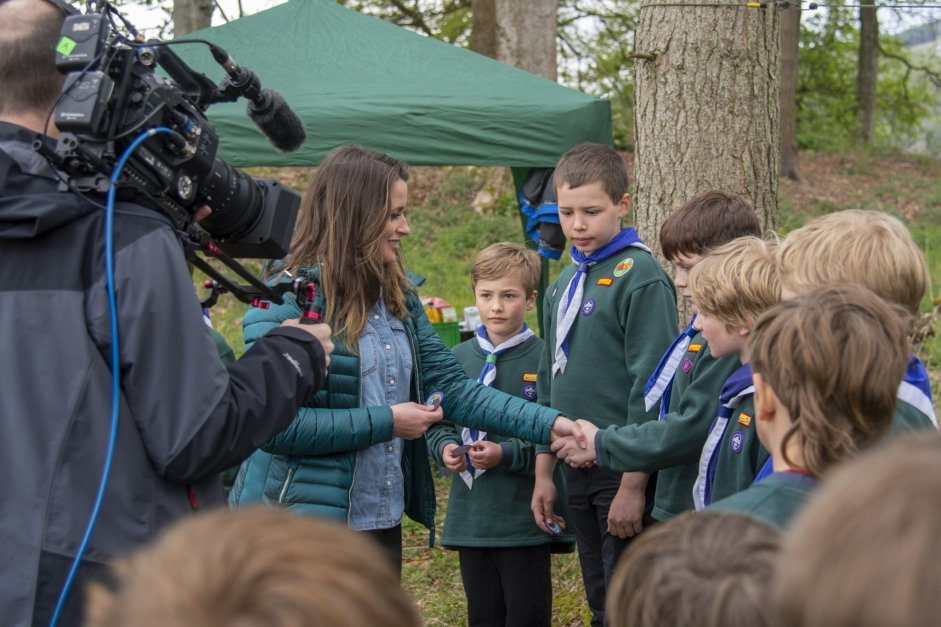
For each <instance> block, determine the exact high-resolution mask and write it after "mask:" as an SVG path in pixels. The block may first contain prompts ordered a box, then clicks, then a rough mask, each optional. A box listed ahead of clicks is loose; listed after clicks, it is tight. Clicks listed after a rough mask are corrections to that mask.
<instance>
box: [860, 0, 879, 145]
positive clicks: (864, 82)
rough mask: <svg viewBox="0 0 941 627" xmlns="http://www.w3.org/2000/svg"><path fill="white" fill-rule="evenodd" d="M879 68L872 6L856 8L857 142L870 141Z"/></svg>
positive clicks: (877, 31) (876, 34)
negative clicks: (857, 25)
mask: <svg viewBox="0 0 941 627" xmlns="http://www.w3.org/2000/svg"><path fill="white" fill-rule="evenodd" d="M878 65H879V18H878V17H877V16H876V7H875V6H861V7H859V67H858V71H857V74H856V123H857V124H858V137H859V141H860V142H862V143H863V144H868V143H869V142H870V141H871V140H872V120H873V113H874V112H875V110H876V79H877V75H878Z"/></svg>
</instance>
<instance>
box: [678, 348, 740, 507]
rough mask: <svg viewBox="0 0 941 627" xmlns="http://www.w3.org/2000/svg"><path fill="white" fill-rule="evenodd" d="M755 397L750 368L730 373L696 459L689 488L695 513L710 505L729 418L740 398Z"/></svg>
mask: <svg viewBox="0 0 941 627" xmlns="http://www.w3.org/2000/svg"><path fill="white" fill-rule="evenodd" d="M754 393H755V386H754V385H753V384H752V380H751V366H749V365H748V364H743V365H742V367H741V368H739V369H738V370H736V371H735V372H733V373H732V376H730V377H729V378H728V379H726V380H725V384H724V385H723V386H722V393H721V394H720V395H719V413H718V415H717V416H716V419H715V420H713V421H712V429H711V430H710V431H709V437H708V438H706V444H705V445H704V446H703V449H702V455H701V456H700V458H699V476H697V477H696V483H695V484H693V503H694V504H695V506H696V511H699V510H701V509H703V508H704V507H706V506H707V505H709V504H710V503H712V483H713V481H715V477H716V462H717V461H718V458H719V456H718V450H719V444H720V443H721V442H722V439H723V437H724V436H725V430H726V428H727V427H728V425H729V418H730V417H731V416H732V414H733V413H734V412H735V409H736V408H737V407H738V405H739V403H740V402H741V401H742V398H744V397H746V396H749V395H751V394H754Z"/></svg>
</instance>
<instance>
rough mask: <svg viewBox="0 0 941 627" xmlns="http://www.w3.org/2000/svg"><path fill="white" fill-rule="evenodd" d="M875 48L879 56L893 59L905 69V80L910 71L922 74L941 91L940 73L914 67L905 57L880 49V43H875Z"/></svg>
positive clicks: (918, 66) (925, 67) (924, 66)
mask: <svg viewBox="0 0 941 627" xmlns="http://www.w3.org/2000/svg"><path fill="white" fill-rule="evenodd" d="M876 46H877V48H878V49H879V54H881V55H882V56H884V57H886V58H888V59H894V60H896V61H898V62H899V63H901V64H902V65H904V66H905V67H906V68H907V71H906V72H905V78H906V80H907V79H908V75H909V74H910V73H911V72H912V71H916V72H922V73H923V74H924V75H925V76H926V77H927V78H928V80H929V81H931V82H932V83H933V84H934V85H935V87H937V88H939V89H941V72H939V71H937V70H933V69H931V68H930V67H928V66H926V65H916V64H914V63H912V62H911V61H909V60H908V59H907V58H906V57H904V56H902V55H900V54H895V53H894V52H889V51H888V50H886V49H885V48H883V47H882V43H881V42H880V43H877V44H876Z"/></svg>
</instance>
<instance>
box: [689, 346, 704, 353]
mask: <svg viewBox="0 0 941 627" xmlns="http://www.w3.org/2000/svg"><path fill="white" fill-rule="evenodd" d="M687 350H688V351H689V352H691V353H698V352H699V351H701V350H702V344H690V345H689V348H688V349H687Z"/></svg>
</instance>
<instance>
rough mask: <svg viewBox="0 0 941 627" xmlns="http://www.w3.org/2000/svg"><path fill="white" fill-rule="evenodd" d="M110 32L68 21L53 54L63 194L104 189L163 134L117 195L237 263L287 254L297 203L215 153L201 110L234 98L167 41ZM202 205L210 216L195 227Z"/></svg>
mask: <svg viewBox="0 0 941 627" xmlns="http://www.w3.org/2000/svg"><path fill="white" fill-rule="evenodd" d="M110 33H111V28H110V25H109V23H108V20H107V18H106V16H105V15H102V14H89V15H71V16H69V17H67V18H66V20H65V23H64V24H63V27H62V31H61V36H60V40H59V44H58V46H57V48H56V66H57V67H58V68H59V70H60V71H61V72H62V73H64V74H65V75H66V78H65V83H64V85H63V88H62V94H61V96H60V99H59V102H58V105H57V107H56V110H55V121H56V125H57V127H58V128H59V130H60V132H61V136H60V139H59V143H58V146H57V147H56V149H55V155H53V156H52V157H51V158H52V160H53V161H54V162H55V164H56V167H57V168H58V169H59V170H60V172H61V173H62V174H63V175H64V177H65V180H66V181H67V185H68V187H70V188H72V189H76V190H78V191H82V192H86V191H94V192H105V191H107V190H108V189H109V187H110V186H111V176H112V173H113V171H114V169H115V168H116V167H117V163H118V160H119V159H120V158H121V156H122V154H123V153H124V152H125V151H126V149H127V148H128V146H130V145H131V143H132V142H133V141H134V140H135V139H137V138H138V137H139V136H140V135H141V134H142V133H147V132H148V131H152V130H153V129H160V131H159V132H157V133H154V134H151V135H150V136H149V137H147V138H146V139H145V140H143V142H142V143H140V145H139V146H138V147H137V148H136V149H135V150H134V151H132V152H131V153H130V154H129V155H127V161H126V163H125V165H124V167H123V169H122V172H121V177H120V179H118V181H117V185H116V187H117V189H116V192H117V196H118V197H119V198H122V199H124V200H129V201H132V202H136V203H138V204H142V205H144V206H148V207H151V208H153V209H155V210H157V211H160V212H161V213H163V214H165V215H166V216H167V217H169V218H170V220H171V221H172V222H173V224H174V227H175V228H176V229H177V230H178V231H180V232H181V233H183V234H185V236H186V237H187V238H188V239H189V240H190V241H192V242H194V243H195V244H197V245H198V244H202V243H204V242H206V241H208V240H210V239H212V240H214V241H215V242H217V243H218V244H219V247H220V248H221V249H222V250H223V251H224V252H225V253H226V254H228V255H230V256H233V257H262V258H280V257H283V256H284V255H285V254H286V253H287V251H288V248H289V246H290V241H291V236H292V234H293V231H294V222H295V218H296V216H297V209H298V207H299V205H300V196H299V195H298V194H297V193H296V192H294V191H293V190H290V189H288V188H285V187H283V186H281V185H280V184H279V183H278V182H276V181H270V180H262V179H253V178H251V177H249V176H248V175H246V174H245V173H243V172H241V171H240V170H238V169H236V168H233V167H232V166H230V165H229V164H227V163H226V162H225V161H223V160H221V159H219V158H218V157H217V156H216V153H217V151H218V145H219V140H218V136H217V135H216V132H215V130H214V129H213V127H212V125H211V124H210V123H209V120H208V119H207V118H206V116H205V114H204V111H205V109H206V108H208V106H209V105H210V104H213V103H215V102H222V101H225V100H232V99H234V98H233V96H232V94H231V93H227V91H226V90H225V89H224V88H223V89H220V88H217V87H216V86H215V84H214V83H212V81H210V80H209V79H208V78H207V77H206V76H204V75H202V74H199V73H197V72H195V71H193V70H192V69H190V68H189V67H188V66H187V65H186V64H185V63H184V62H183V61H182V60H181V59H180V58H179V57H178V56H177V55H176V54H174V53H173V52H172V51H171V50H170V49H169V48H168V47H166V44H163V43H161V42H158V41H151V42H147V43H134V42H129V41H127V40H126V39H123V38H121V37H119V36H116V37H115V38H113V39H112V38H110V37H109V35H110ZM158 66H159V67H160V68H162V69H163V70H164V71H165V72H166V73H167V74H168V75H169V76H170V79H167V78H165V77H164V76H162V75H160V74H158V73H157V71H156V70H157V67H158ZM171 79H172V80H171ZM203 205H208V206H209V207H210V208H212V215H211V216H210V217H208V218H206V219H204V220H202V221H201V222H200V223H199V224H197V223H196V222H195V215H196V212H197V211H198V209H199V208H200V207H202V206H203Z"/></svg>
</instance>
